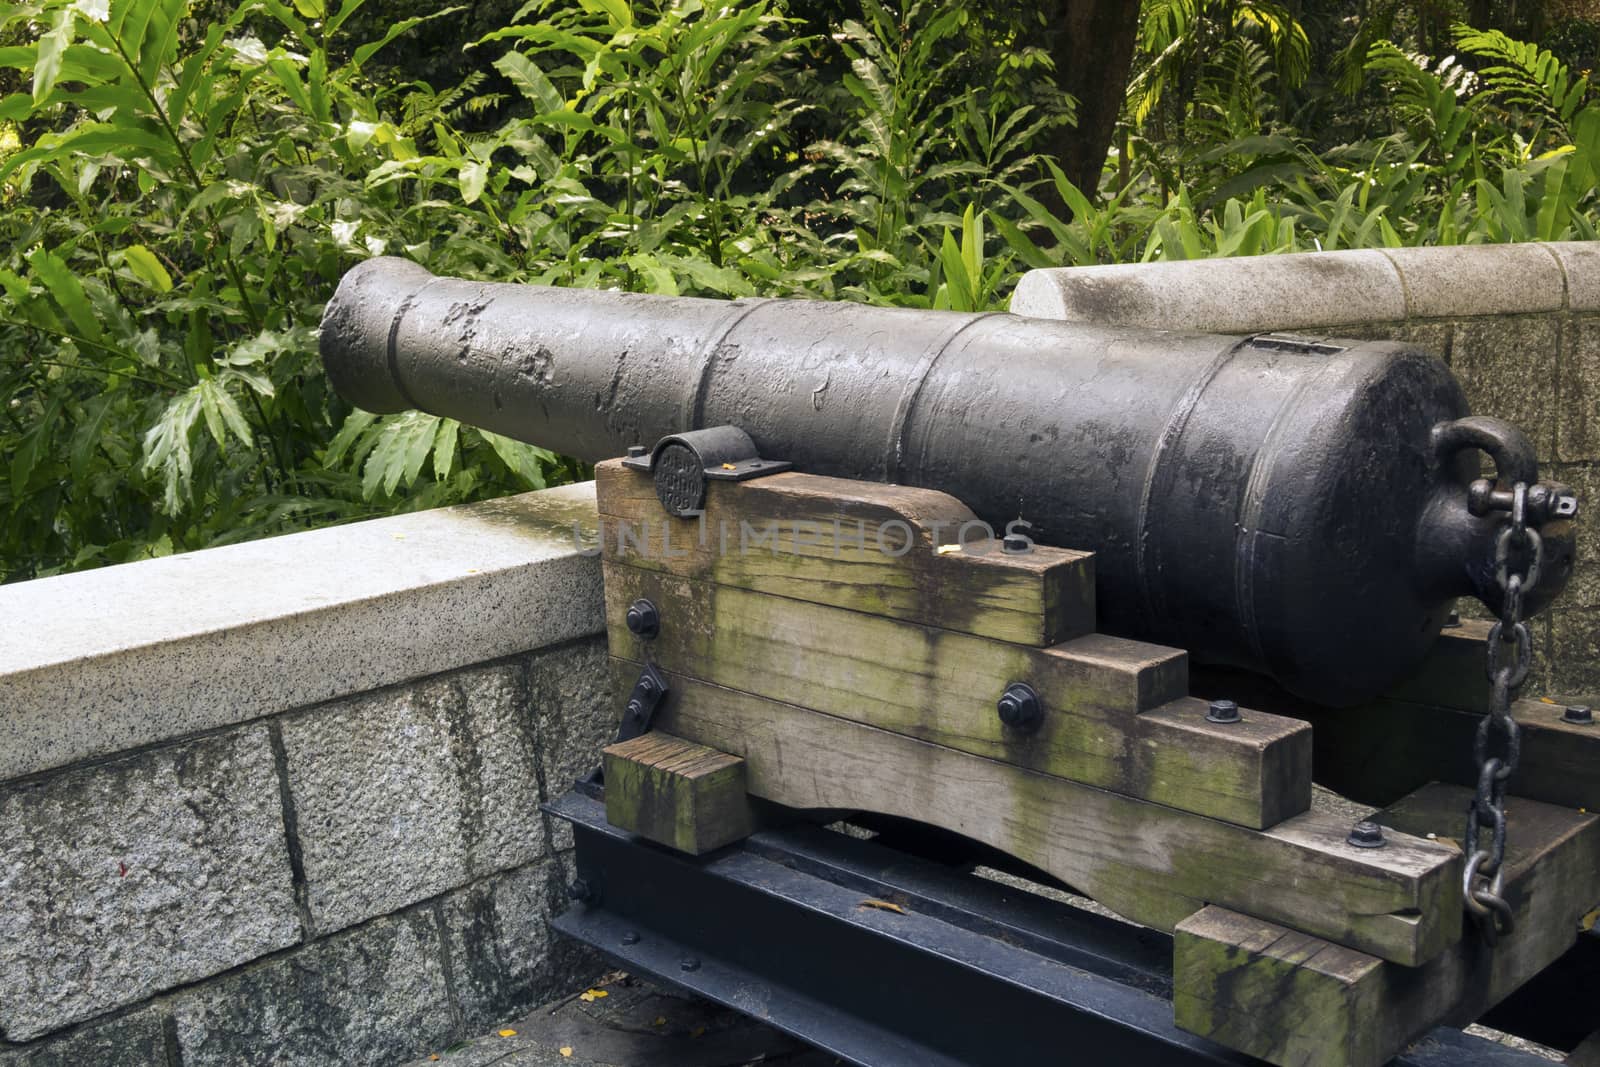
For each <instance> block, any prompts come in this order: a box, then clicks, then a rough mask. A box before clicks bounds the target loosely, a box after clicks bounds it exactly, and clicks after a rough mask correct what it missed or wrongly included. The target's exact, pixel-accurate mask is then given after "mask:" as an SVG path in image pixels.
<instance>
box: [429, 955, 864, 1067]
mask: <svg viewBox="0 0 1600 1067" xmlns="http://www.w3.org/2000/svg"><path fill="white" fill-rule="evenodd" d="M591 994H592V995H591ZM601 994H604V995H601ZM838 1062H839V1061H838V1060H836V1059H834V1058H833V1057H832V1056H827V1055H824V1054H822V1053H820V1052H817V1051H815V1050H814V1049H810V1048H807V1047H806V1046H804V1045H801V1044H800V1043H798V1042H796V1041H794V1040H793V1039H791V1038H788V1037H785V1036H784V1035H783V1034H780V1033H779V1032H778V1031H776V1030H774V1029H772V1028H771V1027H769V1026H763V1025H761V1024H760V1023H757V1022H754V1021H753V1020H751V1019H748V1018H746V1017H745V1016H742V1015H739V1014H738V1013H736V1012H731V1011H726V1010H724V1009H722V1008H718V1007H717V1006H716V1005H714V1004H710V1003H707V1002H706V1001H703V1000H698V999H691V998H687V997H683V996H679V995H676V994H672V993H666V992H663V991H662V990H660V989H658V988H656V987H654V986H652V985H649V984H647V983H646V982H644V981H643V980H641V979H638V978H633V977H631V976H629V975H625V974H622V973H621V972H616V973H613V974H609V975H604V976H602V977H601V978H599V979H597V980H596V983H595V985H594V986H593V987H591V990H590V992H589V993H582V994H579V995H577V996H572V997H568V998H567V999H565V1000H562V1001H558V1002H556V1003H555V1004H548V1005H545V1006H544V1007H542V1008H539V1009H537V1010H536V1011H534V1012H533V1013H532V1014H531V1015H529V1016H527V1017H526V1018H524V1019H520V1020H518V1021H516V1022H511V1023H507V1024H506V1025H505V1026H504V1027H503V1028H502V1029H501V1030H499V1031H498V1032H495V1033H491V1034H488V1035H486V1036H484V1037H480V1038H477V1039H476V1040H473V1041H468V1042H465V1043H463V1044H461V1045H456V1046H452V1047H451V1048H448V1049H440V1050H439V1051H438V1052H435V1053H433V1054H432V1055H430V1056H425V1057H423V1058H422V1059H420V1060H416V1061H414V1062H412V1063H411V1064H408V1065H407V1067H436V1065H437V1067H489V1065H490V1064H493V1065H494V1067H646V1065H648V1067H745V1065H750V1064H761V1065H773V1067H830V1065H832V1064H836V1063H838Z"/></svg>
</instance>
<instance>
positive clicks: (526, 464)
mask: <svg viewBox="0 0 1600 1067" xmlns="http://www.w3.org/2000/svg"><path fill="white" fill-rule="evenodd" d="M478 434H479V436H481V437H482V438H483V439H484V440H485V441H487V442H488V443H489V447H490V448H492V449H494V453H495V455H497V456H499V457H500V460H501V462H503V463H504V464H505V465H506V467H507V468H509V469H510V471H511V473H512V474H515V475H516V476H517V477H518V478H520V479H522V481H523V482H524V483H525V484H526V485H527V486H528V488H530V489H543V488H544V487H545V476H544V469H545V466H546V465H553V464H554V463H555V462H556V455H555V453H554V452H550V451H548V450H546V449H543V448H537V447H535V446H533V445H525V444H523V443H522V442H521V441H513V440H512V439H511V438H509V437H501V436H500V435H499V434H497V433H490V432H489V431H487V430H479V431H478Z"/></svg>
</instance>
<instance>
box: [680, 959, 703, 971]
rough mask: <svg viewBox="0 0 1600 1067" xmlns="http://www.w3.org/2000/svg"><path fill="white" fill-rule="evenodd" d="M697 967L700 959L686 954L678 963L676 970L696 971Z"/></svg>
mask: <svg viewBox="0 0 1600 1067" xmlns="http://www.w3.org/2000/svg"><path fill="white" fill-rule="evenodd" d="M699 969H700V961H699V960H697V959H695V958H694V957H693V956H686V957H684V958H683V959H682V960H681V961H679V963H678V970H680V971H698V970H699Z"/></svg>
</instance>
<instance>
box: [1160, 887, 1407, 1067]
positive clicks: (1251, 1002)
mask: <svg viewBox="0 0 1600 1067" xmlns="http://www.w3.org/2000/svg"><path fill="white" fill-rule="evenodd" d="M1383 967H1384V963H1383V961H1382V960H1380V959H1378V958H1376V957H1374V956H1369V955H1367V954H1366V953H1365V952H1357V951H1355V950H1354V949H1349V948H1345V947H1343V946H1342V945H1334V944H1330V943H1329V942H1327V941H1324V940H1323V939H1322V938H1319V937H1312V936H1311V935H1309V934H1302V933H1300V932H1299V931H1296V930H1290V929H1288V928H1287V927H1283V926H1278V925H1276V924H1274V923H1269V922H1264V921H1262V920H1260V919H1252V918H1250V917H1249V916H1248V915H1240V914H1238V913H1236V912H1232V911H1229V910H1227V909H1226V908H1218V907H1206V908H1202V909H1201V910H1200V911H1198V912H1196V913H1195V914H1193V915H1191V916H1190V917H1189V918H1187V919H1185V920H1184V921H1183V922H1181V923H1179V924H1178V927H1177V929H1176V930H1175V931H1173V944H1172V970H1173V975H1172V979H1173V980H1172V1014H1173V1019H1174V1021H1175V1022H1177V1024H1178V1026H1179V1027H1181V1028H1182V1029H1184V1030H1187V1031H1189V1032H1190V1033H1192V1034H1199V1035H1201V1036H1202V1037H1208V1038H1210V1039H1211V1040H1213V1041H1216V1042H1218V1043H1219V1044H1223V1045H1227V1046H1228V1047H1229V1048H1231V1049H1237V1050H1238V1051H1240V1052H1248V1053H1249V1054H1250V1055H1252V1056H1259V1057H1260V1058H1262V1059H1264V1060H1267V1061H1268V1062H1270V1063H1274V1064H1278V1065H1279V1067H1300V1065H1302V1064H1306V1065H1311V1064H1319V1065H1320V1064H1327V1065H1328V1067H1357V1065H1373V1067H1375V1065H1377V1064H1380V1063H1383V1062H1384V1061H1385V1060H1387V1059H1389V1058H1390V1056H1392V1055H1393V1054H1394V1052H1395V1051H1396V1049H1393V1048H1389V1047H1388V1046H1387V1045H1385V1044H1382V1043H1381V1042H1382V1035H1381V1034H1380V1032H1379V1028H1378V1026H1377V1025H1375V1021H1376V1020H1377V1019H1378V1017H1379V1015H1380V1013H1381V1010H1382V1003H1381V1002H1382V997H1383V992H1384V982H1383V976H1382V970H1383Z"/></svg>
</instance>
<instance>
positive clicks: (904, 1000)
mask: <svg viewBox="0 0 1600 1067" xmlns="http://www.w3.org/2000/svg"><path fill="white" fill-rule="evenodd" d="M549 810H550V811H551V812H552V813H553V814H555V815H558V816H560V817H561V818H564V819H566V820H568V821H570V822H571V823H572V826H573V831H574V835H575V838H576V844H577V863H578V877H579V882H580V886H579V887H578V893H577V895H578V896H580V897H581V898H583V899H582V900H581V901H580V902H579V903H577V904H575V905H574V906H573V907H572V908H570V909H569V910H568V911H567V912H566V913H565V914H563V915H561V916H560V917H559V918H557V919H556V920H555V921H554V925H555V928H556V929H557V930H558V931H560V932H561V933H563V934H565V935H567V936H569V937H573V938H576V939H577V940H579V941H582V942H585V943H587V944H589V945H592V946H593V947H595V948H596V949H599V950H600V951H601V952H603V953H604V954H606V955H608V956H610V957H611V958H613V959H615V960H616V961H617V962H618V963H619V964H621V965H622V966H623V967H625V968H626V969H628V970H629V971H632V972H634V973H637V974H643V975H649V976H651V977H653V978H655V979H658V980H660V981H662V982H665V983H667V984H669V985H674V986H678V987H681V988H684V989H687V990H690V991H692V992H694V993H697V994H699V995H700V996H703V997H706V998H707V999H710V1000H713V1001H716V1002H717V1003H720V1004H725V1005H727V1006H728V1007H731V1008H734V1009H736V1010H738V1011H741V1012H743V1013H745V1014H747V1015H750V1016H753V1017H755V1018H758V1019H762V1020H764V1021H766V1022H768V1023H770V1024H771V1025H772V1026H774V1027H777V1028H778V1029H779V1030H783V1031H786V1032H787V1033H790V1034H793V1035H794V1036H795V1037H798V1038H800V1039H801V1040H803V1041H806V1042H808V1043H810V1044H812V1045H815V1046H817V1047H819V1048H822V1049H825V1050H827V1051H828V1052H831V1053H833V1054H834V1055H836V1056H838V1057H839V1058H840V1059H842V1060H845V1061H847V1062H849V1063H853V1064H860V1065H863V1067H898V1065H902V1064H904V1065H908V1067H909V1065H915V1067H933V1065H950V1067H955V1065H987V1064H1004V1065H1006V1067H1012V1065H1017V1064H1033V1063H1067V1062H1071V1063H1073V1064H1084V1065H1090V1064H1101V1063H1106V1064H1114V1065H1116V1067H1137V1065H1142V1064H1190V1063H1255V1062H1259V1061H1255V1060H1252V1059H1250V1058H1249V1057H1246V1056H1242V1055H1240V1054H1238V1053H1235V1052H1231V1051H1229V1050H1227V1049H1224V1048H1222V1047H1221V1046H1219V1045H1216V1044H1213V1043H1212V1042H1209V1041H1206V1040H1205V1039H1203V1038H1199V1037H1195V1036H1193V1035H1191V1034H1186V1033H1184V1032H1183V1031H1181V1030H1179V1029H1177V1027H1175V1026H1174V1025H1173V1023H1172V1002H1171V991H1172V974H1171V956H1172V939H1171V938H1170V937H1168V936H1167V935H1165V934H1161V933H1158V932H1156V931H1153V930H1146V929H1143V928H1138V927H1133V926H1128V925H1126V924H1123V923H1119V922H1116V921H1114V920H1111V919H1106V918H1104V917H1101V916H1097V915H1093V914H1090V913H1088V912H1085V911H1082V910H1080V909H1077V908H1074V907H1071V906H1069V905H1066V904H1058V903H1055V902H1053V901H1050V900H1046V899H1044V898H1042V897H1038V896H1035V895H1033V894H1031V893H1027V892H1024V891H1022V890H1016V889H1011V888H1008V887H1006V886H1003V885H1000V884H997V883H994V882H991V881H987V880H984V879H981V878H977V877H974V876H971V875H967V874H962V873H959V872H955V871H952V870H950V869H949V868H946V867H942V866H940V865H938V864H935V863H931V862H929V861H927V860H923V859H918V858H915V857H911V856H907V855H905V854H903V853H897V852H895V851H893V850H890V849H887V848H885V847H883V846H881V845H875V844H873V843H872V842H869V841H859V840H855V839H853V838H849V837H846V836H844V835H842V834H837V833H832V832H830V831H827V830H822V829H818V828H815V827H797V828H788V829H784V830H771V831H763V832H761V833H758V834H756V835H755V836H753V837H751V838H749V839H748V840H746V841H744V842H742V843H741V844H738V845H734V846H731V847H729V848H726V849H723V850H721V851H719V852H715V853H712V854H711V855H708V856H702V857H699V858H694V857H688V856H684V855H681V854H678V853H675V852H671V851H669V850H667V849H663V848H660V847H658V846H655V845H652V844H650V843H648V842H645V841H642V840H640V839H637V838H634V837H632V836H631V835H629V834H627V833H625V832H623V831H621V830H618V829H616V828H615V827H613V826H611V825H610V824H609V823H607V822H606V818H605V806H604V805H603V804H602V803H600V802H599V801H597V800H595V799H593V798H592V797H590V796H586V795H583V794H582V793H577V792H574V793H569V794H568V795H567V796H565V797H563V798H562V799H561V800H559V801H556V802H555V803H554V804H551V805H550V806H549ZM886 905H890V906H886ZM1396 1062H1397V1063H1401V1064H1408V1065H1412V1067H1446V1065H1450V1067H1459V1065H1462V1064H1467V1065H1473V1067H1501V1065H1504V1067H1513V1065H1520V1067H1534V1065H1538V1064H1545V1065H1548V1061H1545V1060H1541V1059H1538V1058H1537V1057H1534V1056H1531V1055H1529V1054H1527V1053H1523V1052H1519V1051H1516V1050H1514V1049H1510V1048H1507V1047H1505V1046H1503V1045H1498V1044H1495V1043H1493V1042H1489V1041H1484V1040H1481V1039H1478V1038H1474V1037H1470V1036H1468V1035H1466V1034H1463V1033H1462V1032H1461V1031H1459V1030H1452V1029H1448V1028H1443V1027H1441V1028H1439V1029H1437V1030H1435V1031H1433V1032H1432V1033H1431V1034H1429V1035H1428V1036H1427V1037H1426V1038H1424V1039H1423V1040H1422V1041H1420V1042H1418V1043H1417V1044H1416V1045H1415V1046H1413V1047H1412V1049H1411V1050H1409V1051H1408V1052H1407V1053H1406V1054H1405V1055H1403V1056H1401V1057H1400V1058H1399V1059H1398V1060H1397V1061H1396Z"/></svg>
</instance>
